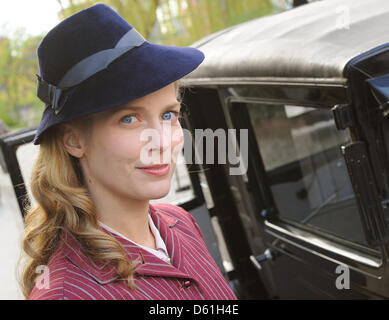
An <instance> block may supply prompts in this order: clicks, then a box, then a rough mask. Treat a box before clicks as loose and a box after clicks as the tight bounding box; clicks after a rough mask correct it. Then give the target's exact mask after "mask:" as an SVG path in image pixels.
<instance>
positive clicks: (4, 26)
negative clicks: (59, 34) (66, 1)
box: [0, 0, 60, 36]
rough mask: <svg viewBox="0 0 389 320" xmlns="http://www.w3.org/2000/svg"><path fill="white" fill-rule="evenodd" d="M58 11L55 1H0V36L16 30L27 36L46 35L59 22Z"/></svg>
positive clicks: (8, 34) (58, 6) (58, 7)
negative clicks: (23, 32) (19, 29)
mask: <svg viewBox="0 0 389 320" xmlns="http://www.w3.org/2000/svg"><path fill="white" fill-rule="evenodd" d="M59 10H60V5H59V4H58V2H57V1H56V0H0V35H7V36H10V35H11V34H13V33H14V32H15V31H16V30H17V29H18V28H24V29H25V33H27V34H29V35H38V34H41V33H46V32H47V31H49V30H50V29H51V28H53V27H54V26H55V25H56V24H57V23H58V22H59V19H58V14H57V13H58V12H59Z"/></svg>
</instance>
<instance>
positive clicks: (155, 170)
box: [137, 164, 170, 176]
mask: <svg viewBox="0 0 389 320" xmlns="http://www.w3.org/2000/svg"><path fill="white" fill-rule="evenodd" d="M137 169H140V170H142V171H143V172H145V173H148V174H152V175H154V176H163V175H165V174H168V173H169V171H170V165H168V164H157V165H153V166H148V167H141V168H137Z"/></svg>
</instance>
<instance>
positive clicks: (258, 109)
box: [184, 0, 389, 299]
mask: <svg viewBox="0 0 389 320" xmlns="http://www.w3.org/2000/svg"><path fill="white" fill-rule="evenodd" d="M388 21H389V1H387V0H371V1H364V0H341V1H331V0H327V1H317V2H313V3H310V4H307V5H304V6H301V7H298V8H296V9H292V10H289V11H286V12H283V13H280V14H276V15H272V16H267V17H264V18H260V19H256V20H252V21H249V22H246V23H243V24H240V25H238V26H234V27H231V28H228V29H226V30H223V31H220V32H218V33H215V34H212V35H210V36H208V37H206V38H204V39H202V40H200V41H198V42H196V43H195V44H194V45H193V46H194V47H196V48H199V49H200V50H202V51H203V52H204V53H205V56H206V58H205V61H204V63H203V64H202V65H201V66H200V67H199V69H197V70H195V71H194V72H193V73H192V74H191V75H190V76H189V77H187V78H186V80H185V81H186V82H185V83H186V85H187V86H190V87H191V89H190V90H189V91H188V92H187V93H186V96H185V100H184V101H185V103H186V104H187V105H188V106H189V108H190V110H192V112H191V117H190V121H189V124H188V125H189V126H190V127H192V128H212V129H214V130H215V129H217V128H225V129H228V128H230V129H231V128H233V129H237V132H238V133H239V132H240V129H248V166H247V167H248V170H247V173H246V174H244V175H230V174H229V172H228V170H227V168H228V167H229V165H228V164H227V165H220V164H219V165H206V164H205V165H203V167H204V173H205V175H206V177H207V181H208V185H209V187H210V190H211V193H212V195H213V199H214V213H215V214H216V215H217V216H218V218H219V221H220V224H221V227H222V230H223V234H224V237H225V239H226V243H227V246H228V249H229V252H230V255H231V258H232V263H233V265H234V267H235V268H234V276H235V277H236V279H238V280H239V285H240V287H239V288H240V289H241V290H242V291H241V292H240V294H241V295H240V297H246V298H258V297H259V298H265V297H266V298H276V297H278V298H284V299H303V298H308V299H326V298H329V299H331V298H334V299H339V298H344V299H350V298H354V299H365V298H389V274H388V273H387V270H388V268H387V266H388V265H387V261H388V243H389V229H388V222H389V221H388V217H389V214H388V211H389V209H388V208H389V155H388V151H389V149H388V148H389V131H388V129H389V119H388V113H389V105H388V101H389V34H388V32H387V28H386V26H387V25H388ZM242 132H243V131H242ZM237 140H238V141H239V140H240V139H239V138H238V139H237ZM241 151H242V150H241ZM253 266H254V268H256V271H257V272H256V271H254V270H253V269H254V268H253Z"/></svg>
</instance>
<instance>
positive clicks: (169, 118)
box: [162, 111, 173, 120]
mask: <svg viewBox="0 0 389 320" xmlns="http://www.w3.org/2000/svg"><path fill="white" fill-rule="evenodd" d="M169 113H170V114H171V113H173V112H172V111H168V112H166V113H164V114H163V116H162V118H163V120H171V117H169ZM165 115H168V117H165Z"/></svg>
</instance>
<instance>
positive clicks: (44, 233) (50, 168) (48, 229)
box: [18, 81, 180, 299]
mask: <svg viewBox="0 0 389 320" xmlns="http://www.w3.org/2000/svg"><path fill="white" fill-rule="evenodd" d="M174 85H175V89H176V95H177V98H178V99H180V97H179V92H180V85H179V82H178V81H176V82H175V83H174ZM72 124H73V125H74V126H76V127H77V128H78V129H80V130H81V131H82V133H83V134H84V135H85V136H86V137H87V138H88V137H90V133H91V130H92V127H93V115H91V116H88V117H83V118H79V119H76V120H73V121H72ZM62 135H63V131H62V130H61V127H53V128H50V129H48V131H47V132H45V134H44V135H43V136H42V141H41V144H40V148H39V153H38V156H37V158H36V160H35V162H34V165H33V168H32V172H31V177H30V181H29V184H30V188H31V193H32V195H33V197H34V198H35V200H36V204H35V205H30V206H29V207H27V208H26V212H27V213H26V216H25V221H24V223H25V229H24V234H23V240H22V254H21V256H20V257H19V263H21V265H22V266H23V267H22V268H21V274H20V276H18V281H19V285H20V287H21V289H22V293H23V295H24V297H25V298H26V299H27V298H28V297H29V295H30V293H31V291H32V289H33V288H34V286H35V282H36V280H37V278H38V276H39V273H37V272H36V270H37V267H38V266H40V265H47V264H48V262H49V260H50V258H51V256H52V254H53V253H54V251H55V249H56V248H57V245H58V243H59V240H60V235H61V231H62V230H63V229H64V228H66V229H67V230H69V231H70V232H71V233H72V235H73V236H74V237H75V238H76V239H77V240H78V241H79V243H80V245H81V247H82V249H83V251H84V253H85V254H86V255H87V256H88V257H89V258H91V259H93V260H95V261H96V260H98V261H101V262H104V263H107V262H108V263H114V265H115V267H116V273H117V275H118V276H119V279H126V280H127V285H128V287H129V288H130V289H135V284H134V273H135V270H134V266H133V263H132V262H131V261H129V259H128V258H127V255H126V251H125V250H124V248H123V247H122V245H121V244H120V243H119V242H118V241H117V240H116V239H115V238H114V237H112V236H110V235H108V234H107V233H105V232H104V231H102V230H101V229H99V227H98V223H97V217H96V208H95V206H94V203H93V201H92V199H91V197H90V194H89V192H88V189H87V188H86V186H85V183H84V179H83V174H82V170H81V167H80V164H79V160H78V159H77V158H75V157H73V156H72V155H70V154H69V153H68V152H67V151H66V149H65V147H64V145H63V142H62ZM59 168H60V169H59ZM23 259H24V260H25V261H22V260H23Z"/></svg>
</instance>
